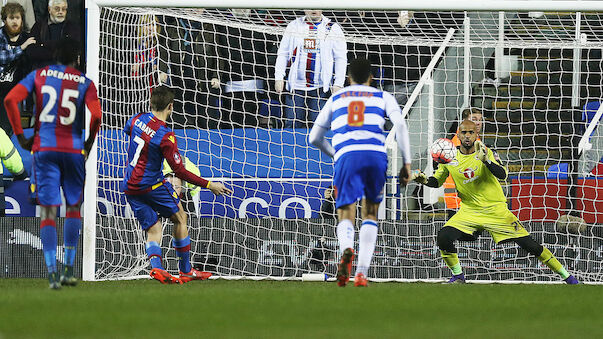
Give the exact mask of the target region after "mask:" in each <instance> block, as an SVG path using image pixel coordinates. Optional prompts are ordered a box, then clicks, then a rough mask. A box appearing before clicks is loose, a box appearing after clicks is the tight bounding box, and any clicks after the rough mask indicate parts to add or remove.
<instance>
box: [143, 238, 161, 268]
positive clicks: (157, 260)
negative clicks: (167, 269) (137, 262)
mask: <svg viewBox="0 0 603 339" xmlns="http://www.w3.org/2000/svg"><path fill="white" fill-rule="evenodd" d="M146 248H147V256H148V257H149V260H150V261H151V267H152V268H159V269H162V270H163V269H164V268H163V265H162V264H161V247H159V244H158V243H157V242H155V241H148V242H147V244H146Z"/></svg>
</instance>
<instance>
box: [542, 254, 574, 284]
mask: <svg viewBox="0 0 603 339" xmlns="http://www.w3.org/2000/svg"><path fill="white" fill-rule="evenodd" d="M538 260H540V262H542V263H543V264H545V265H546V266H547V267H548V268H550V269H551V270H552V271H553V272H555V273H557V274H559V275H560V276H561V278H562V279H566V278H567V277H569V276H570V274H569V273H567V271H566V270H565V268H563V265H561V263H560V262H559V260H557V258H555V256H554V255H553V253H551V251H549V249H548V248H546V247H544V246H543V250H542V253H540V255H539V256H538Z"/></svg>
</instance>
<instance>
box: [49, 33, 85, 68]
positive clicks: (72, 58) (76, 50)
mask: <svg viewBox="0 0 603 339" xmlns="http://www.w3.org/2000/svg"><path fill="white" fill-rule="evenodd" d="M79 46H80V43H79V42H77V41H76V40H74V39H72V38H64V39H61V40H59V42H57V47H56V49H55V50H54V59H55V60H56V61H57V62H59V63H60V64H62V65H74V64H76V63H77V62H78V58H79V56H80V47H79Z"/></svg>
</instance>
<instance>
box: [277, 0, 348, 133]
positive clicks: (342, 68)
mask: <svg viewBox="0 0 603 339" xmlns="http://www.w3.org/2000/svg"><path fill="white" fill-rule="evenodd" d="M305 14H306V15H305V16H303V17H300V18H297V19H295V20H293V21H292V22H290V23H289V25H288V26H287V29H286V30H285V33H284V35H283V39H282V40H281V43H280V46H279V49H278V54H277V59H276V65H275V72H274V73H275V74H274V78H275V89H276V91H277V92H278V93H281V92H282V91H283V90H284V89H285V80H284V79H285V73H286V72H287V66H290V67H289V74H288V76H287V90H289V91H290V92H291V95H288V96H287V98H286V100H285V107H284V114H283V115H284V118H285V121H284V123H285V127H286V128H291V127H304V126H305V125H306V124H307V122H313V121H314V120H315V119H316V116H317V115H318V112H319V111H320V109H321V108H322V106H323V105H324V103H325V102H326V99H327V98H328V95H327V93H328V92H329V90H331V92H332V93H334V92H337V91H338V90H339V89H341V88H342V87H343V83H344V81H345V73H346V67H347V45H346V42H345V37H344V35H343V30H342V29H341V26H339V24H337V23H335V22H333V21H331V20H330V19H329V18H326V17H325V16H323V15H322V11H317V10H306V11H305Z"/></svg>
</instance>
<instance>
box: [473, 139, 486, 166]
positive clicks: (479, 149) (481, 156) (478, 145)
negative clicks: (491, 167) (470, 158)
mask: <svg viewBox="0 0 603 339" xmlns="http://www.w3.org/2000/svg"><path fill="white" fill-rule="evenodd" d="M475 158H476V159H477V160H480V161H481V162H486V160H487V158H488V149H487V148H486V145H484V143H483V142H481V141H479V140H476V141H475Z"/></svg>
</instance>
